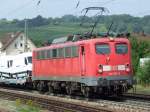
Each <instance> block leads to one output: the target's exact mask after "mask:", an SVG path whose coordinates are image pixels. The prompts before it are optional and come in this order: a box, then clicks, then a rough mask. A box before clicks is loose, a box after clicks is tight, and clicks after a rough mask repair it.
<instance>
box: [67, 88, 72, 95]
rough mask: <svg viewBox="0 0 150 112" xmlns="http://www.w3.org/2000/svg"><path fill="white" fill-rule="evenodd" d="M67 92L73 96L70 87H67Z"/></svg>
mask: <svg viewBox="0 0 150 112" xmlns="http://www.w3.org/2000/svg"><path fill="white" fill-rule="evenodd" d="M66 92H67V94H68V95H72V94H73V91H72V89H71V87H70V86H67V87H66Z"/></svg>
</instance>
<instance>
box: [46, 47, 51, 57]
mask: <svg viewBox="0 0 150 112" xmlns="http://www.w3.org/2000/svg"><path fill="white" fill-rule="evenodd" d="M47 58H51V50H50V49H49V50H47Z"/></svg>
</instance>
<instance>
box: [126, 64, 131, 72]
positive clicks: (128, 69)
mask: <svg viewBox="0 0 150 112" xmlns="http://www.w3.org/2000/svg"><path fill="white" fill-rule="evenodd" d="M126 72H130V65H129V64H126Z"/></svg>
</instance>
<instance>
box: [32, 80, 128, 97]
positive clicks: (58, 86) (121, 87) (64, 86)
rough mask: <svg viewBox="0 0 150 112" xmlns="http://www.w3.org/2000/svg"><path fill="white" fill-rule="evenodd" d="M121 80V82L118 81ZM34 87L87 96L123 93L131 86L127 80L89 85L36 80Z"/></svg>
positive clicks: (51, 91)
mask: <svg viewBox="0 0 150 112" xmlns="http://www.w3.org/2000/svg"><path fill="white" fill-rule="evenodd" d="M118 82H119V83H118ZM33 88H34V89H37V90H38V91H40V92H49V93H50V94H55V93H62V94H68V95H73V94H80V95H81V94H82V95H84V96H85V97H90V96H95V94H96V95H100V96H110V95H121V94H123V93H125V92H127V90H128V89H130V88H131V86H130V85H128V83H127V82H126V81H110V83H109V85H99V86H87V85H85V84H82V83H79V82H65V81H34V82H33Z"/></svg>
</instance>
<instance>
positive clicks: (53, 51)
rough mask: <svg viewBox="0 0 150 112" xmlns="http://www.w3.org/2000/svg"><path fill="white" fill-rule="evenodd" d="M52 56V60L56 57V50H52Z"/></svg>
mask: <svg viewBox="0 0 150 112" xmlns="http://www.w3.org/2000/svg"><path fill="white" fill-rule="evenodd" d="M52 56H53V58H56V57H57V49H53V50H52Z"/></svg>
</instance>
